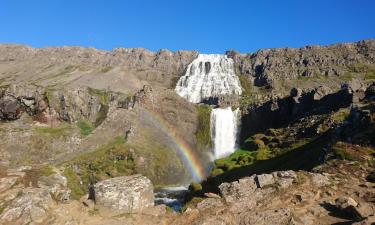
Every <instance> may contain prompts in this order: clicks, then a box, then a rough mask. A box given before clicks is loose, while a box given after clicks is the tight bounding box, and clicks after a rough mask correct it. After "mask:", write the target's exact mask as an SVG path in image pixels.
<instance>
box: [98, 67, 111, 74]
mask: <svg viewBox="0 0 375 225" xmlns="http://www.w3.org/2000/svg"><path fill="white" fill-rule="evenodd" d="M112 69H113V67H112V66H106V67H102V68H101V69H100V72H102V73H107V72H109V71H110V70H112Z"/></svg>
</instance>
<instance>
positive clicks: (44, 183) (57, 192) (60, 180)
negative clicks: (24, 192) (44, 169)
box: [38, 173, 71, 202]
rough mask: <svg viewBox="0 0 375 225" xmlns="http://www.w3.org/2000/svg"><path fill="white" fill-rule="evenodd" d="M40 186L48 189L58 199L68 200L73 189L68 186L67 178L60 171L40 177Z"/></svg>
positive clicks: (61, 200)
mask: <svg viewBox="0 0 375 225" xmlns="http://www.w3.org/2000/svg"><path fill="white" fill-rule="evenodd" d="M38 186H39V187H40V188H44V189H47V190H48V191H49V192H50V194H51V195H52V196H53V198H54V199H55V200H57V201H60V202H67V201H68V200H69V199H70V193H71V190H70V189H69V188H68V187H67V179H66V177H64V176H62V175H61V174H59V173H55V174H52V175H50V176H42V177H40V178H39V180H38Z"/></svg>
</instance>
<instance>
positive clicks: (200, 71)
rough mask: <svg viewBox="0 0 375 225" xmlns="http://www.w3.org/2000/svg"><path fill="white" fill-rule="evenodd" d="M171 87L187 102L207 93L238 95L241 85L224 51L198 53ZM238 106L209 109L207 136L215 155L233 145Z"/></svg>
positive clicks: (225, 152)
mask: <svg viewBox="0 0 375 225" xmlns="http://www.w3.org/2000/svg"><path fill="white" fill-rule="evenodd" d="M175 91H176V92H177V94H179V95H180V96H181V97H183V98H186V99H187V100H188V101H189V102H193V103H200V102H202V101H203V100H204V99H207V98H210V97H219V96H222V95H240V94H241V93H242V88H241V84H240V81H239V79H238V76H236V74H235V72H234V62H233V59H231V58H228V57H227V56H226V55H217V54H212V55H206V54H199V55H198V57H197V58H196V59H195V60H193V62H192V63H191V64H189V66H188V67H187V69H186V73H185V75H184V76H182V77H181V78H180V79H179V80H178V82H177V85H176V88H175ZM238 113H239V110H238V109H237V110H235V111H232V109H231V107H228V108H225V109H222V108H217V109H213V110H212V112H211V124H210V126H211V139H212V140H213V145H214V157H215V159H218V158H222V157H225V156H228V155H230V154H231V153H233V152H234V151H235V149H236V140H237V131H238V121H239V120H238Z"/></svg>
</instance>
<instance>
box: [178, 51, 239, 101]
mask: <svg viewBox="0 0 375 225" xmlns="http://www.w3.org/2000/svg"><path fill="white" fill-rule="evenodd" d="M175 91H176V92H177V94H179V95H180V96H181V97H183V98H186V99H187V100H188V101H189V102H193V103H200V102H202V100H204V99H207V98H210V97H218V96H220V95H240V94H241V93H242V89H241V85H240V81H239V79H238V77H237V76H236V74H235V72H234V62H233V59H231V58H228V57H227V56H226V55H218V54H199V55H198V57H197V58H196V59H195V60H194V61H193V62H192V63H191V64H189V66H188V67H187V70H186V73H185V75H184V76H182V77H181V78H180V79H179V80H178V82H177V85H176V88H175Z"/></svg>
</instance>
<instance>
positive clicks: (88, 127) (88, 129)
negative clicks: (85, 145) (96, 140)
mask: <svg viewBox="0 0 375 225" xmlns="http://www.w3.org/2000/svg"><path fill="white" fill-rule="evenodd" d="M77 126H78V128H79V130H80V132H81V134H82V135H83V136H87V135H89V134H91V133H92V131H93V130H94V126H93V125H92V124H91V122H90V121H87V120H80V121H78V123H77Z"/></svg>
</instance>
